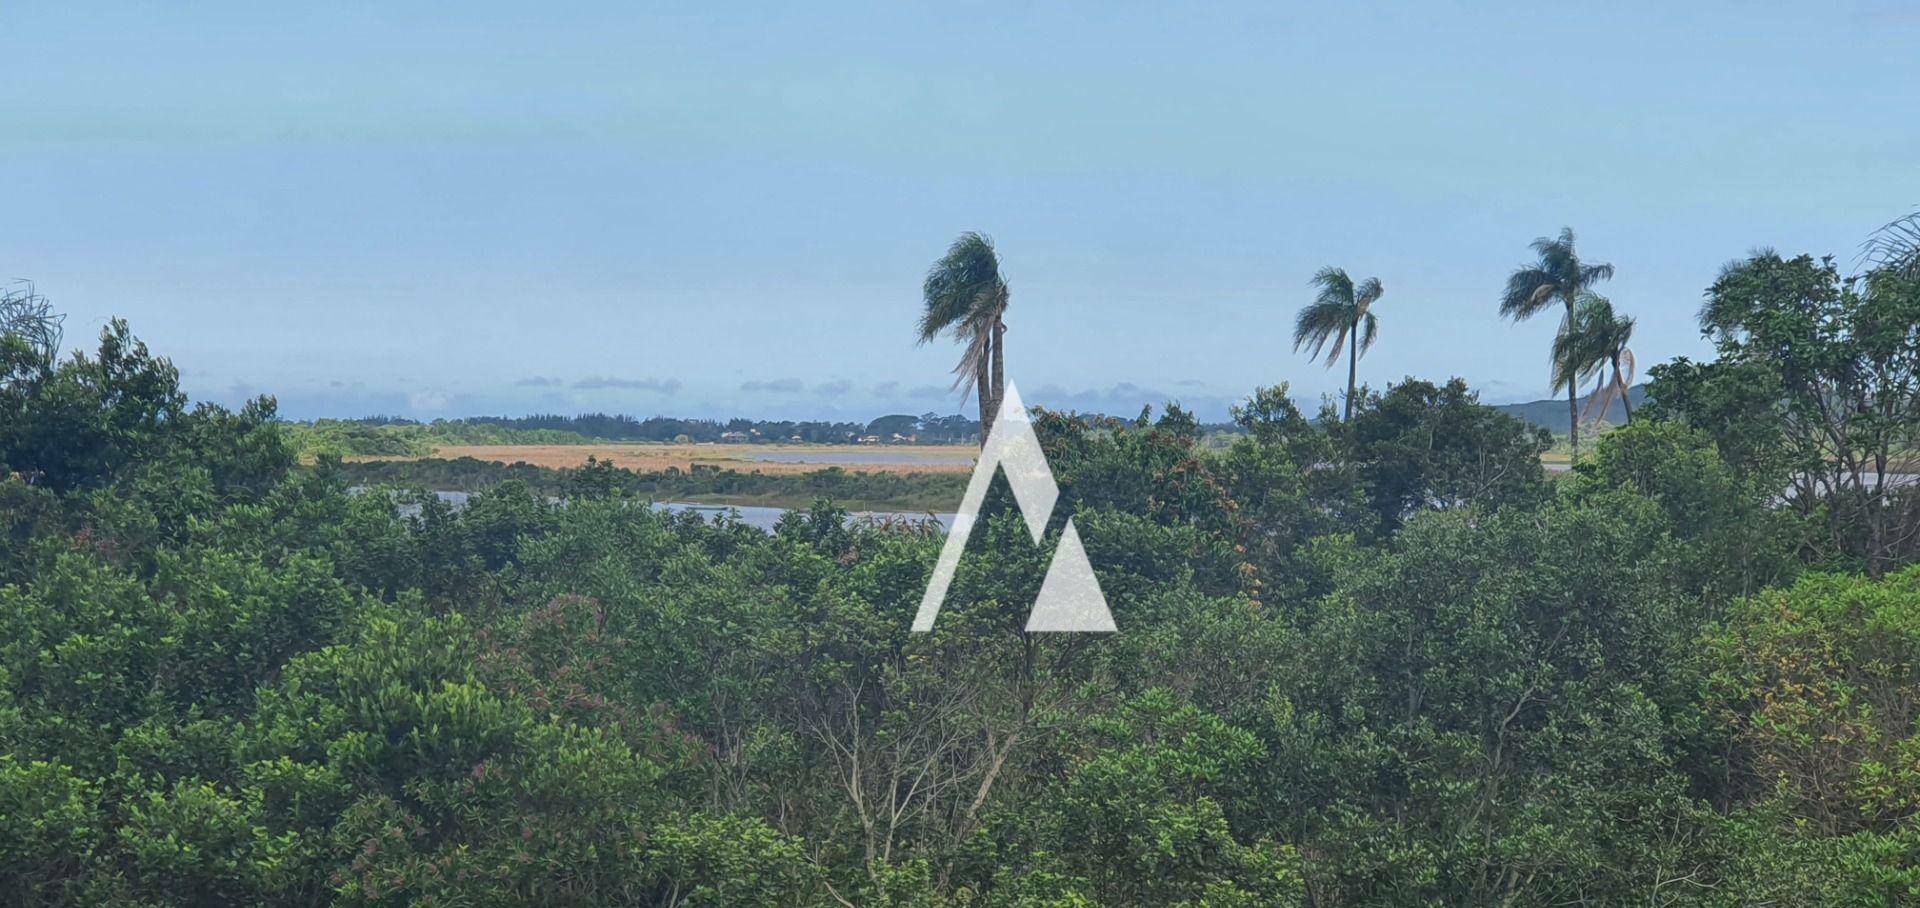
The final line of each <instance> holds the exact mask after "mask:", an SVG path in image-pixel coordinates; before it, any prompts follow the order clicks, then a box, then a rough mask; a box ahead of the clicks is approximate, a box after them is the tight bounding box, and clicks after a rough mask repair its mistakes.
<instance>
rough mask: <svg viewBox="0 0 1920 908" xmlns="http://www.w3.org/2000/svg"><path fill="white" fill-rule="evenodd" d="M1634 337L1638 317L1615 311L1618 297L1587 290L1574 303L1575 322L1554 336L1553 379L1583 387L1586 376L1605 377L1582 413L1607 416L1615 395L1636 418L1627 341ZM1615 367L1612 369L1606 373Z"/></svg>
mask: <svg viewBox="0 0 1920 908" xmlns="http://www.w3.org/2000/svg"><path fill="white" fill-rule="evenodd" d="M1632 338H1633V319H1632V318H1630V317H1628V316H1622V315H1615V314H1614V312H1613V303H1612V302H1610V301H1608V299H1607V298H1606V297H1604V296H1601V295H1599V294H1597V293H1584V294H1581V296H1580V301H1579V303H1578V304H1577V305H1576V306H1575V307H1574V310H1573V320H1572V322H1571V326H1570V327H1569V328H1567V329H1566V330H1564V331H1562V332H1560V336H1559V337H1557V338H1555V339H1554V341H1553V381H1554V385H1555V386H1556V387H1557V386H1559V385H1568V386H1570V387H1578V386H1579V385H1582V384H1585V383H1586V381H1587V379H1590V378H1594V377H1596V376H1597V377H1599V378H1600V383H1599V384H1598V385H1597V386H1596V387H1595V388H1594V391H1593V394H1592V396H1590V397H1588V398H1587V406H1586V408H1585V409H1584V410H1582V411H1581V413H1580V418H1581V419H1592V418H1598V417H1601V416H1605V415H1606V412H1607V410H1608V409H1609V408H1610V407H1612V406H1613V402H1614V400H1615V399H1618V400H1619V401H1620V405H1621V406H1622V407H1625V408H1626V411H1627V421H1628V422H1632V421H1633V402H1632V401H1630V400H1628V399H1627V396H1628V395H1627V389H1628V387H1630V386H1631V384H1632V382H1633V373H1634V367H1633V351H1632V350H1629V349H1627V341H1629V340H1631V339H1632ZM1609 367H1611V368H1612V370H1613V374H1612V375H1611V376H1609V375H1607V374H1606V373H1607V370H1608V368H1609Z"/></svg>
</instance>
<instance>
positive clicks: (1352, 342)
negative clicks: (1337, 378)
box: [1340, 318, 1360, 422]
mask: <svg viewBox="0 0 1920 908" xmlns="http://www.w3.org/2000/svg"><path fill="white" fill-rule="evenodd" d="M1359 369H1360V319H1358V318H1355V319H1354V320H1353V327H1352V328H1349V329H1347V410H1346V413H1345V414H1344V415H1342V416H1341V417H1340V421H1341V422H1351V421H1353V384H1354V375H1355V373H1357V372H1358V371H1359Z"/></svg>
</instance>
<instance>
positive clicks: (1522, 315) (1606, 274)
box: [1500, 227, 1613, 457]
mask: <svg viewBox="0 0 1920 908" xmlns="http://www.w3.org/2000/svg"><path fill="white" fill-rule="evenodd" d="M1533 252H1534V254H1535V255H1536V256H1538V258H1539V261H1538V262H1536V263H1534V264H1533V265H1532V266H1528V267H1522V268H1518V269H1515V271H1514V272H1513V276H1511V277H1509V278H1507V291H1506V293H1505V294H1503V295H1502V296H1501V297H1500V314H1501V315H1502V316H1505V317H1507V318H1510V319H1513V320H1514V321H1516V322H1517V321H1524V320H1526V319H1529V318H1532V317H1533V316H1535V315H1537V314H1539V313H1540V312H1541V311H1542V310H1544V309H1546V308H1547V307H1548V306H1551V305H1553V303H1554V302H1555V301H1556V300H1557V301H1559V302H1560V303H1561V304H1562V305H1564V306H1565V307H1566V314H1565V315H1564V316H1562V320H1561V322H1560V333H1561V334H1566V333H1567V331H1568V329H1570V328H1571V327H1572V323H1573V309H1574V304H1575V303H1576V302H1578V301H1579V299H1580V296H1581V294H1583V293H1586V292H1588V291H1589V290H1590V289H1591V288H1592V287H1593V285H1595V284H1598V283H1600V282H1601V281H1604V280H1607V279H1609V278H1611V277H1613V266H1612V265H1606V264H1601V265H1589V264H1586V263H1585V262H1582V261H1580V256H1579V254H1578V253H1576V252H1575V251H1574V248H1573V228H1571V227H1563V228H1561V229H1560V236H1559V237H1557V238H1548V237H1544V236H1543V237H1541V238H1539V239H1537V240H1534V241H1533ZM1561 371H1562V370H1561V368H1560V361H1559V359H1558V357H1557V356H1556V357H1555V359H1554V376H1555V385H1554V387H1555V389H1556V390H1557V389H1558V388H1559V378H1560V373H1561ZM1578 397H1579V390H1578V389H1577V388H1576V387H1575V386H1574V385H1571V384H1569V385H1567V440H1568V442H1569V443H1571V444H1572V446H1573V454H1574V456H1575V457H1578V456H1580V408H1579V403H1578V402H1577V398H1578Z"/></svg>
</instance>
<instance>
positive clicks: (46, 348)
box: [0, 281, 66, 363]
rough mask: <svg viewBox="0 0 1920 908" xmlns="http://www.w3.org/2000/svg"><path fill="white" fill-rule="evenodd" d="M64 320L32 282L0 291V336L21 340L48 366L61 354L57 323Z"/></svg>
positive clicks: (25, 282) (0, 289)
mask: <svg viewBox="0 0 1920 908" xmlns="http://www.w3.org/2000/svg"><path fill="white" fill-rule="evenodd" d="M65 320H66V316H65V315H62V314H60V313H57V312H54V311H53V305H52V304H51V303H49V302H47V298H46V297H44V296H41V295H40V294H38V293H36V292H34V289H33V282H32V281H15V282H14V283H13V285H11V286H8V287H5V288H0V335H11V336H13V337H18V338H20V339H21V340H23V341H25V342H26V343H27V345H28V346H30V347H32V348H33V349H35V350H37V351H39V352H40V354H41V355H42V356H43V357H45V358H46V360H47V362H49V363H51V362H52V361H53V359H54V357H56V356H58V355H59V353H60V323H61V322H63V321H65Z"/></svg>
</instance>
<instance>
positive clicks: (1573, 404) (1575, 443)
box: [1560, 296, 1580, 460]
mask: <svg viewBox="0 0 1920 908" xmlns="http://www.w3.org/2000/svg"><path fill="white" fill-rule="evenodd" d="M1560 330H1561V331H1572V330H1573V297H1571V296H1569V297H1567V320H1566V322H1565V323H1564V324H1562V325H1561V328H1560ZM1579 396H1580V395H1579V383H1578V382H1575V381H1573V378H1572V376H1568V378H1567V444H1569V445H1571V446H1572V447H1573V459H1574V460H1579V459H1580V405H1579V402H1578V401H1579Z"/></svg>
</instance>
